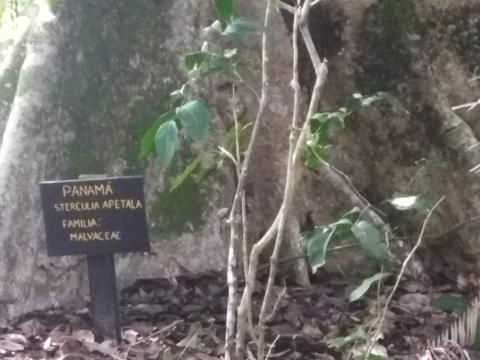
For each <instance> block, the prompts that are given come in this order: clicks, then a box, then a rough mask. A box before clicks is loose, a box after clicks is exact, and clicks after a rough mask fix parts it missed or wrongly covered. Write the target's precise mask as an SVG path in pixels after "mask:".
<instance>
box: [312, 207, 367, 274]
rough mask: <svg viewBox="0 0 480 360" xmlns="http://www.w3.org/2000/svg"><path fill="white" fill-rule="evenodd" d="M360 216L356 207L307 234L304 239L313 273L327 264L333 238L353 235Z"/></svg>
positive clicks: (337, 238) (344, 237) (338, 238)
mask: <svg viewBox="0 0 480 360" xmlns="http://www.w3.org/2000/svg"><path fill="white" fill-rule="evenodd" d="M358 216H359V209H358V208H354V209H352V210H351V211H349V212H348V213H346V214H344V215H343V216H342V217H341V218H340V220H338V221H336V222H334V223H331V224H329V225H326V226H322V227H320V228H318V229H317V230H316V231H314V232H311V233H307V234H305V236H304V241H305V243H306V244H307V258H308V262H309V264H310V266H311V267H312V272H313V273H316V272H317V270H318V269H319V268H321V267H322V266H323V265H325V262H326V255H327V251H328V246H329V244H330V242H331V241H332V240H340V239H346V238H350V237H352V235H353V234H352V232H351V228H352V226H353V225H354V222H355V221H356V220H357V219H358Z"/></svg>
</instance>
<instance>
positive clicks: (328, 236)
mask: <svg viewBox="0 0 480 360" xmlns="http://www.w3.org/2000/svg"><path fill="white" fill-rule="evenodd" d="M334 234H335V228H332V229H326V228H324V229H323V231H319V232H317V233H314V234H313V235H312V236H311V237H310V238H308V239H307V241H308V244H307V256H308V261H309V262H310V266H311V267H312V272H313V273H314V274H315V273H316V272H317V270H318V269H319V268H321V267H322V266H323V265H325V257H326V255H327V248H328V244H329V243H330V240H332V238H333V235H334Z"/></svg>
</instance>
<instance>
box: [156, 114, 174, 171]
mask: <svg viewBox="0 0 480 360" xmlns="http://www.w3.org/2000/svg"><path fill="white" fill-rule="evenodd" d="M177 143H178V129H177V124H176V123H175V121H174V120H169V121H167V122H165V123H163V124H162V125H160V127H159V128H158V131H157V134H156V135H155V148H156V150H157V156H158V160H159V161H160V163H161V164H162V165H163V166H168V165H170V162H171V161H172V158H173V154H175V149H176V147H177Z"/></svg>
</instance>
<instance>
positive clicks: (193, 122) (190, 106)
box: [175, 99, 211, 140]
mask: <svg viewBox="0 0 480 360" xmlns="http://www.w3.org/2000/svg"><path fill="white" fill-rule="evenodd" d="M175 114H176V115H177V118H178V119H179V120H180V123H181V124H182V126H183V128H184V129H185V130H186V132H187V134H188V135H189V136H190V137H191V138H192V139H194V140H203V139H205V137H206V136H207V132H208V127H209V123H210V117H211V116H210V111H209V110H208V106H207V104H206V103H205V102H204V101H203V100H201V99H195V100H191V101H189V102H187V103H186V104H183V105H181V106H179V107H177V108H176V110H175Z"/></svg>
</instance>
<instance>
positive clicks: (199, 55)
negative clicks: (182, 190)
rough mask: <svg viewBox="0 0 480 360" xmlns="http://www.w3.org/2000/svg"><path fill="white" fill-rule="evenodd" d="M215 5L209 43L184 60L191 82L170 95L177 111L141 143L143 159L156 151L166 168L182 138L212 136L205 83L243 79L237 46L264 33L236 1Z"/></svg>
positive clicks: (195, 165)
mask: <svg viewBox="0 0 480 360" xmlns="http://www.w3.org/2000/svg"><path fill="white" fill-rule="evenodd" d="M212 5H213V7H214V9H215V12H216V14H217V20H215V21H214V22H213V23H212V24H211V25H210V26H208V27H207V28H205V29H204V31H203V33H204V36H205V38H206V40H205V41H204V42H203V44H202V45H201V47H200V49H199V50H196V51H193V52H189V53H187V54H186V55H185V56H184V57H183V62H182V63H183V66H184V68H185V69H186V71H187V74H188V76H187V81H186V82H185V83H184V84H183V85H182V86H181V87H180V88H179V89H177V90H175V91H173V92H172V93H171V94H170V95H171V98H172V103H173V104H174V106H173V109H171V110H169V111H167V112H165V113H163V114H161V115H160V116H158V117H157V118H156V119H155V120H154V121H153V123H152V125H151V127H150V128H149V129H148V130H147V131H146V132H145V134H144V136H143V138H142V139H141V142H140V157H141V158H145V157H146V156H147V155H148V154H149V153H150V152H151V151H152V150H153V149H155V150H156V155H157V158H158V160H159V162H160V164H161V165H162V166H164V167H168V166H169V165H170V163H171V161H172V159H173V157H174V155H175V153H176V151H177V149H178V147H179V144H180V139H181V138H182V137H184V138H185V139H189V140H191V141H192V142H202V141H204V140H205V139H206V138H207V137H208V133H209V127H210V123H211V119H212V113H211V111H210V108H209V105H208V102H207V101H206V100H205V99H203V98H202V97H201V95H200V90H199V89H200V87H201V86H200V83H201V81H203V80H205V79H206V78H208V77H210V76H212V75H222V76H226V77H228V78H231V79H241V77H240V75H239V73H240V69H241V68H242V66H244V64H245V62H244V61H243V60H242V58H241V57H240V56H239V51H238V48H237V47H236V46H235V45H236V43H238V42H243V41H246V40H247V39H249V37H250V36H252V35H255V34H258V33H261V31H262V29H261V27H260V26H259V25H257V24H255V23H253V22H250V21H248V20H246V19H243V18H237V17H236V16H235V6H234V1H233V0H212ZM204 155H205V154H203V153H200V154H199V155H198V156H197V157H196V158H195V159H194V160H193V161H192V162H191V163H190V164H188V166H187V167H186V169H185V170H184V171H182V173H181V174H179V175H178V176H177V178H176V179H175V180H174V181H173V184H172V188H173V189H174V188H177V187H178V186H180V185H181V183H182V182H183V180H185V178H186V177H188V176H189V175H191V173H192V172H193V171H194V170H195V169H196V168H198V166H199V165H200V164H201V163H202V161H201V160H202V158H203V157H205V156H204Z"/></svg>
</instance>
